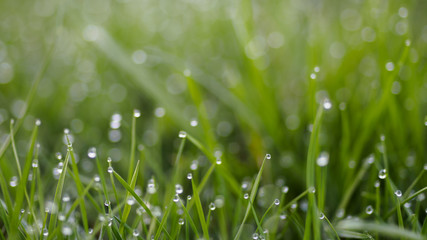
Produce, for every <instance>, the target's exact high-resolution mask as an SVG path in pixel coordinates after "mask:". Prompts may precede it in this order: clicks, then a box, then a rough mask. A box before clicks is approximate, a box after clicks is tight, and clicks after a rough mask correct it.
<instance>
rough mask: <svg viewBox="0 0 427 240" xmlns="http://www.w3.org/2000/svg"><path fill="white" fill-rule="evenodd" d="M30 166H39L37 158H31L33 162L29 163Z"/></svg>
mask: <svg viewBox="0 0 427 240" xmlns="http://www.w3.org/2000/svg"><path fill="white" fill-rule="evenodd" d="M31 166H32V167H33V168H38V167H39V160H37V159H34V160H33V163H32V164H31Z"/></svg>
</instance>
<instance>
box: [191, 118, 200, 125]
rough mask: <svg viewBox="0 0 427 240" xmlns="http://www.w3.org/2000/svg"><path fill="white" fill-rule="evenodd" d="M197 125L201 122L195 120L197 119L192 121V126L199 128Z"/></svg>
mask: <svg viewBox="0 0 427 240" xmlns="http://www.w3.org/2000/svg"><path fill="white" fill-rule="evenodd" d="M197 125H199V122H198V121H197V120H195V119H193V120H191V122H190V126H192V127H197Z"/></svg>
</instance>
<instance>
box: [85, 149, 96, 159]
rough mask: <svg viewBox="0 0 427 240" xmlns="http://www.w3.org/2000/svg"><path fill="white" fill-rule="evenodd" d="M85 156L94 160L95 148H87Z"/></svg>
mask: <svg viewBox="0 0 427 240" xmlns="http://www.w3.org/2000/svg"><path fill="white" fill-rule="evenodd" d="M87 156H88V157H89V158H95V157H96V148H94V147H91V148H89V150H88V151H87Z"/></svg>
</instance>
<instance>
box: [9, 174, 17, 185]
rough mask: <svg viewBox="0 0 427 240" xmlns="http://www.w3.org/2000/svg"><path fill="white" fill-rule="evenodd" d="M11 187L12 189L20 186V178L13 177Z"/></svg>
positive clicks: (10, 182)
mask: <svg viewBox="0 0 427 240" xmlns="http://www.w3.org/2000/svg"><path fill="white" fill-rule="evenodd" d="M9 185H10V186H11V187H16V186H17V185H18V177H17V176H13V177H11V178H10V181H9Z"/></svg>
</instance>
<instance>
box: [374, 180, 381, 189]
mask: <svg viewBox="0 0 427 240" xmlns="http://www.w3.org/2000/svg"><path fill="white" fill-rule="evenodd" d="M374 187H375V188H379V187H380V181H378V180H377V181H375V184H374Z"/></svg>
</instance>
